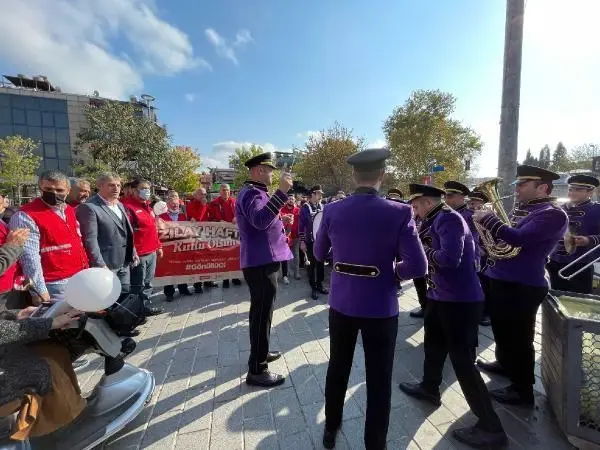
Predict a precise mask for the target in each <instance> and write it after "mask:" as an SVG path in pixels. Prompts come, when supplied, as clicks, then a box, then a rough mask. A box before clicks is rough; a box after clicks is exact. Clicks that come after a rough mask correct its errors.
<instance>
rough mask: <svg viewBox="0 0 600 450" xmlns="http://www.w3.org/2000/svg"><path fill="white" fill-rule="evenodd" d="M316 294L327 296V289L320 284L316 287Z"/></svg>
mask: <svg viewBox="0 0 600 450" xmlns="http://www.w3.org/2000/svg"><path fill="white" fill-rule="evenodd" d="M317 292H319V293H320V294H323V295H327V294H329V289H327V288H326V287H324V286H323V285H322V284H319V285H318V286H317Z"/></svg>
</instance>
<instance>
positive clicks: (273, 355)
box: [267, 352, 281, 363]
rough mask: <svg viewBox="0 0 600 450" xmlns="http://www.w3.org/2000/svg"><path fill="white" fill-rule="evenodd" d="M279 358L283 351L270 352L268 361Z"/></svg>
mask: <svg viewBox="0 0 600 450" xmlns="http://www.w3.org/2000/svg"><path fill="white" fill-rule="evenodd" d="M279 358H281V352H269V353H267V362H268V363H270V362H273V361H277V360H278V359H279Z"/></svg>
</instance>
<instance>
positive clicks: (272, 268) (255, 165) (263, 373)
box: [235, 153, 292, 387]
mask: <svg viewBox="0 0 600 450" xmlns="http://www.w3.org/2000/svg"><path fill="white" fill-rule="evenodd" d="M246 167H248V168H249V169H250V180H249V181H246V183H245V184H244V187H243V188H242V190H241V191H240V192H239V194H238V196H237V201H236V204H235V218H236V222H237V226H238V228H239V231H240V264H241V267H242V272H243V273H244V279H245V280H246V283H248V288H249V289H250V319H249V322H250V357H249V358H248V375H247V377H246V383H248V384H250V385H255V386H263V387H270V386H276V385H278V384H282V383H283V382H284V381H285V378H284V377H283V376H281V375H278V374H275V373H272V372H270V371H269V369H268V363H270V362H272V361H275V360H276V359H278V358H279V357H280V356H281V354H280V353H279V352H270V351H269V337H270V335H271V319H272V317H273V302H274V301H275V294H276V293H277V272H278V270H279V267H280V265H281V262H282V261H288V260H290V259H292V253H291V251H290V248H289V246H288V245H287V242H286V236H285V231H284V228H283V222H282V221H281V218H280V216H279V210H280V209H281V207H282V206H283V204H284V203H285V202H286V201H287V192H288V191H289V190H290V189H291V187H292V178H291V176H290V175H289V174H286V173H284V174H282V176H281V180H280V181H279V189H278V190H277V191H275V193H274V194H273V196H271V197H269V194H268V193H267V186H269V185H270V184H271V179H272V177H273V169H275V165H274V164H273V162H272V157H271V154H270V153H263V154H261V155H258V156H255V157H254V158H251V159H249V160H248V161H247V162H246Z"/></svg>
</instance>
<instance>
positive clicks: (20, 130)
mask: <svg viewBox="0 0 600 450" xmlns="http://www.w3.org/2000/svg"><path fill="white" fill-rule="evenodd" d="M13 134H16V135H17V136H22V137H25V138H26V137H29V133H28V132H27V127H26V126H25V125H14V126H13Z"/></svg>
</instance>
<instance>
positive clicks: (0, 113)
mask: <svg viewBox="0 0 600 450" xmlns="http://www.w3.org/2000/svg"><path fill="white" fill-rule="evenodd" d="M0 98H2V96H0ZM11 123H12V119H11V115H10V108H8V107H6V108H3V107H2V106H0V125H8V124H11Z"/></svg>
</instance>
